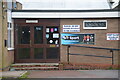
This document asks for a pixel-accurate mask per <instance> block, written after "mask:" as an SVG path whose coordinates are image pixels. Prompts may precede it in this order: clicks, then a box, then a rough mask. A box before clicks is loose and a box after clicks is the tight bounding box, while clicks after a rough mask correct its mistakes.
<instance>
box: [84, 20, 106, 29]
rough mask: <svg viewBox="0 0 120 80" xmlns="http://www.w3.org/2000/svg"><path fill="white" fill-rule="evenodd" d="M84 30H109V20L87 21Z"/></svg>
mask: <svg viewBox="0 0 120 80" xmlns="http://www.w3.org/2000/svg"><path fill="white" fill-rule="evenodd" d="M83 29H107V20H85V21H83Z"/></svg>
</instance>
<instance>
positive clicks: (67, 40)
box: [61, 33, 94, 44]
mask: <svg viewBox="0 0 120 80" xmlns="http://www.w3.org/2000/svg"><path fill="white" fill-rule="evenodd" d="M61 44H94V34H68V33H62V34H61Z"/></svg>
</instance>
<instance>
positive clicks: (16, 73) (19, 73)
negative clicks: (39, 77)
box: [0, 71, 27, 78]
mask: <svg viewBox="0 0 120 80" xmlns="http://www.w3.org/2000/svg"><path fill="white" fill-rule="evenodd" d="M26 72H27V71H5V72H0V74H1V75H2V77H12V78H17V77H21V76H22V75H23V74H25V73H26Z"/></svg>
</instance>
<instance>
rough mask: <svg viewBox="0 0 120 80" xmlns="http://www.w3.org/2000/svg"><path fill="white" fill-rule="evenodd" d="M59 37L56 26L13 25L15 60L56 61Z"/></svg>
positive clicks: (27, 61)
mask: <svg viewBox="0 0 120 80" xmlns="http://www.w3.org/2000/svg"><path fill="white" fill-rule="evenodd" d="M59 37H60V35H59V27H58V26H42V25H33V24H32V25H17V26H15V62H17V63H38V62H43V63H46V62H58V61H59V57H60V56H59V55H60V51H59V50H60V49H59V43H60V42H59Z"/></svg>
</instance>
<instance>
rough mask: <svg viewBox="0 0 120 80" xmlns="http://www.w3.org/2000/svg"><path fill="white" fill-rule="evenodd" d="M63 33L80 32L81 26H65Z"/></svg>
mask: <svg viewBox="0 0 120 80" xmlns="http://www.w3.org/2000/svg"><path fill="white" fill-rule="evenodd" d="M63 32H80V25H63Z"/></svg>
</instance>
